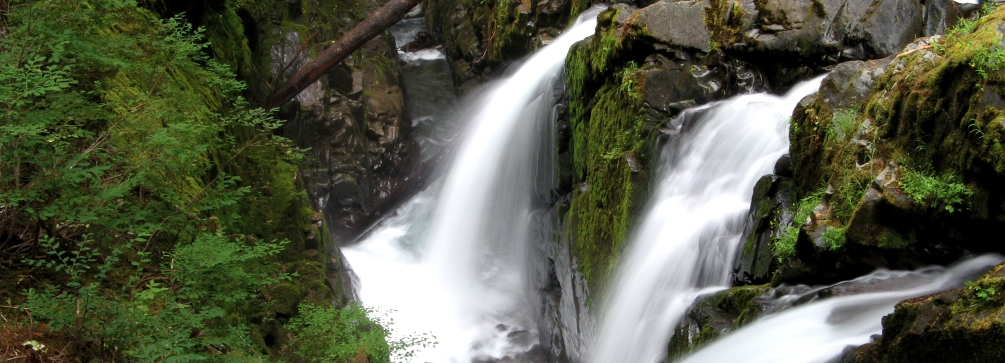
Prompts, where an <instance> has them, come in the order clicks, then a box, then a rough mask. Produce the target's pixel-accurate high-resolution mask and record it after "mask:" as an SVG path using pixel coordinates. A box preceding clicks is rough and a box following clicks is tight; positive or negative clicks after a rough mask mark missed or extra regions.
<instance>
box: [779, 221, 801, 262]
mask: <svg viewBox="0 0 1005 363" xmlns="http://www.w3.org/2000/svg"><path fill="white" fill-rule="evenodd" d="M798 240H799V227H798V226H789V227H787V228H785V231H784V232H783V233H782V235H781V237H779V238H778V240H776V241H775V244H774V245H773V247H774V250H775V256H778V261H779V262H781V261H782V260H783V259H785V258H786V257H792V256H795V255H796V241H798Z"/></svg>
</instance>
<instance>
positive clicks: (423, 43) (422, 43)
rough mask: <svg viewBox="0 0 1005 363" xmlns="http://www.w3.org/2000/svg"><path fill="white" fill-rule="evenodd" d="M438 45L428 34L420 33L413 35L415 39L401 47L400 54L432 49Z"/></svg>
mask: <svg viewBox="0 0 1005 363" xmlns="http://www.w3.org/2000/svg"><path fill="white" fill-rule="evenodd" d="M437 45H438V43H436V39H435V38H433V36H432V35H431V34H429V33H428V32H424V31H420V32H419V33H418V34H416V35H415V39H414V40H412V41H411V42H408V44H405V45H403V46H401V51H402V52H415V51H419V50H423V49H430V48H434V47H436V46H437Z"/></svg>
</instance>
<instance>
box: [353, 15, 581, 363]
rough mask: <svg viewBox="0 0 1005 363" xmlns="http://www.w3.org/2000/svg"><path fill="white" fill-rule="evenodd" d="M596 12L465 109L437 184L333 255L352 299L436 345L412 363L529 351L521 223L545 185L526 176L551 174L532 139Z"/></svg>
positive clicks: (525, 226) (531, 336)
mask: <svg viewBox="0 0 1005 363" xmlns="http://www.w3.org/2000/svg"><path fill="white" fill-rule="evenodd" d="M599 11H600V9H599V8H595V9H591V10H590V11H587V12H585V13H584V14H583V15H582V16H581V17H580V19H579V20H578V21H577V23H576V24H575V25H573V26H571V27H570V28H569V29H568V30H567V31H566V32H565V33H564V34H562V35H561V36H559V37H558V38H556V39H555V40H554V41H553V42H552V43H551V44H550V45H548V46H546V47H544V48H543V49H541V50H540V51H538V52H537V53H535V54H534V55H533V56H531V57H530V58H529V59H527V60H526V61H525V62H524V64H523V65H522V66H520V67H519V68H518V69H517V70H516V72H514V73H513V74H512V75H510V76H509V77H508V78H506V79H504V80H502V81H500V82H498V84H496V85H494V86H493V88H492V89H491V90H490V91H488V92H486V93H485V95H484V96H483V97H481V99H480V100H479V101H478V102H479V103H478V104H476V105H475V106H474V107H469V108H470V109H471V110H474V111H473V112H472V113H471V114H470V115H462V116H461V119H462V120H463V119H469V120H470V121H469V122H470V124H469V125H468V126H467V127H468V129H467V131H466V132H465V133H464V134H462V136H461V137H462V144H460V147H459V148H458V149H457V153H456V157H455V160H453V162H452V165H451V167H450V168H449V171H448V173H447V174H446V176H445V178H444V180H443V181H442V185H440V186H439V188H430V189H429V191H427V192H424V193H422V194H420V195H418V196H417V197H416V198H414V199H413V200H412V201H410V202H409V203H408V204H406V205H405V206H404V207H403V208H402V209H401V210H400V211H399V216H398V217H395V218H391V219H389V220H387V221H385V223H384V225H383V226H381V227H380V228H378V229H376V230H375V231H374V232H373V233H371V235H370V236H369V237H368V238H367V239H366V240H364V241H362V242H361V243H360V244H358V245H356V246H352V247H349V248H345V249H344V253H345V255H346V258H347V259H348V260H349V262H350V264H351V265H352V266H353V268H354V270H355V271H356V273H357V275H358V276H359V279H360V282H361V284H362V286H361V288H360V296H361V299H362V300H363V303H365V304H367V305H370V306H376V307H383V308H388V309H395V310H397V313H395V314H394V315H393V316H392V317H393V318H394V319H395V326H396V327H397V328H398V329H399V330H402V331H418V332H423V331H431V332H432V333H433V334H434V335H435V336H436V337H437V338H436V340H437V341H438V342H439V344H438V345H437V347H436V348H435V349H428V350H425V351H422V352H420V353H419V354H418V356H416V357H415V358H414V359H413V361H416V362H427V361H431V362H438V363H439V362H470V361H473V360H478V361H491V360H492V359H493V358H502V357H510V358H511V359H512V358H513V357H516V358H518V359H520V358H519V357H520V356H521V355H524V356H526V355H530V354H540V351H539V350H535V349H533V346H534V345H536V344H537V342H538V341H539V339H538V337H537V328H536V326H537V323H536V322H535V321H534V318H533V313H534V308H533V303H532V301H531V300H532V299H531V298H530V296H532V291H530V287H529V286H528V284H527V281H528V280H529V278H528V276H527V272H526V271H527V270H528V268H526V263H527V261H528V248H529V246H528V241H529V240H530V239H531V237H530V229H531V226H532V225H533V224H534V221H532V216H534V215H537V214H540V213H534V211H535V208H538V207H537V206H535V203H534V200H535V196H534V193H535V192H538V193H540V192H541V191H540V190H539V189H541V184H548V182H541V180H551V179H553V178H554V175H551V174H550V173H551V172H550V173H549V174H548V175H536V174H537V173H538V170H553V168H543V167H540V166H539V165H537V162H538V161H540V155H542V154H545V153H551V152H552V150H551V147H550V146H547V145H542V144H541V142H540V141H541V136H540V135H542V134H546V133H548V132H547V131H548V129H547V128H549V127H551V126H550V123H551V121H552V120H551V118H550V117H551V116H552V114H553V111H552V108H553V101H552V98H551V92H552V85H553V83H554V81H555V79H556V77H557V76H559V75H560V74H561V67H562V65H563V64H564V61H565V56H566V53H567V52H568V49H569V47H570V46H572V44H573V43H575V42H577V41H579V40H581V39H583V38H585V37H587V36H589V35H592V34H593V32H594V28H595V27H596V20H595V18H596V15H597V13H598V12H599ZM549 135H550V134H549ZM430 217H431V218H430ZM427 224H428V228H427ZM419 236H425V237H419ZM535 352H537V353H535ZM525 359H529V358H525Z"/></svg>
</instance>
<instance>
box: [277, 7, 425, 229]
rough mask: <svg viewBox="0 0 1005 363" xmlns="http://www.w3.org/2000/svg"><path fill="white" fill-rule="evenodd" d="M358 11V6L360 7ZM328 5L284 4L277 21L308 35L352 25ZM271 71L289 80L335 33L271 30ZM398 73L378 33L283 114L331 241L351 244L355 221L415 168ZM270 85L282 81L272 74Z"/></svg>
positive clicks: (390, 45) (388, 43)
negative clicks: (302, 27)
mask: <svg viewBox="0 0 1005 363" xmlns="http://www.w3.org/2000/svg"><path fill="white" fill-rule="evenodd" d="M360 6H362V5H360ZM333 7H334V5H331V4H327V5H326V4H322V3H314V2H309V3H308V2H305V3H300V2H297V3H291V4H290V5H289V6H287V9H285V10H286V11H285V13H280V14H283V15H282V16H283V18H282V19H284V20H283V21H287V22H300V23H303V25H305V26H306V28H308V29H322V28H323V27H324V24H331V23H334V24H340V26H339V29H340V30H348V29H349V28H351V26H352V25H353V24H354V20H353V19H350V18H346V17H345V16H344V15H340V14H341V13H340V12H336V11H335V10H325V9H326V8H333ZM273 32H274V33H275V34H274V38H273V39H274V43H273V44H272V45H271V47H270V55H271V57H272V64H271V70H272V72H274V73H275V74H278V73H280V72H283V71H284V70H285V72H286V73H284V74H283V76H288V75H289V74H290V73H291V72H292V71H294V70H296V69H297V68H298V67H299V66H301V65H302V64H305V63H307V60H309V58H310V57H311V55H312V54H315V53H316V52H318V51H320V50H322V49H323V48H324V46H325V45H327V44H328V43H329V42H330V41H331V40H333V39H337V37H338V36H339V35H340V33H341V31H338V32H335V31H327V32H323V33H322V32H318V33H316V35H315V36H314V37H311V35H312V34H311V33H310V32H304V31H297V30H283V29H281V28H276V29H274V30H273ZM399 77H400V70H399V65H398V61H397V53H396V49H395V47H394V40H393V39H392V38H391V36H390V34H389V33H386V32H385V33H384V34H383V35H380V36H378V37H377V38H375V39H373V40H371V41H370V42H368V43H366V44H365V45H364V46H363V47H362V48H361V49H360V50H358V51H356V52H355V53H353V55H352V56H351V57H350V58H348V59H346V61H345V62H343V64H342V65H340V66H337V67H335V69H333V70H332V71H331V72H328V74H327V75H326V77H324V78H322V79H321V80H319V81H318V82H317V83H315V84H313V85H311V86H310V87H308V88H307V89H306V90H304V91H303V92H302V93H300V94H299V95H298V96H297V97H296V98H295V99H294V100H293V101H291V102H290V103H288V104H287V105H285V106H284V107H283V108H282V112H283V114H284V115H285V116H286V117H287V118H288V119H289V121H288V122H287V123H286V125H284V127H283V130H284V131H283V133H284V135H285V136H287V137H289V138H290V139H292V140H293V141H294V142H296V143H297V145H298V146H300V147H303V148H306V149H308V151H307V157H308V159H307V167H305V168H304V170H303V172H302V174H303V176H304V181H305V184H306V185H307V189H308V192H309V194H310V196H311V200H312V201H313V202H314V203H315V208H317V209H318V210H321V211H323V213H324V215H325V217H326V218H327V221H326V222H327V225H328V228H329V230H330V231H331V232H332V233H333V234H334V235H335V238H336V240H337V242H338V243H340V244H345V243H350V242H352V239H353V238H355V234H356V233H358V231H356V230H355V229H356V225H357V221H359V220H361V219H366V218H368V217H369V214H371V213H373V209H374V207H375V206H376V205H378V204H379V203H380V202H381V200H382V199H385V198H388V197H389V196H391V194H392V191H393V190H394V189H395V188H396V187H397V186H398V184H400V183H402V182H403V180H402V179H403V177H404V176H406V175H408V174H410V173H411V172H412V171H413V169H414V168H415V167H416V165H417V163H418V161H419V160H418V158H419V150H418V145H417V144H416V143H415V141H414V140H413V139H412V138H411V127H412V122H411V120H410V119H409V118H408V113H407V112H406V110H405V106H404V97H403V94H402V90H401V87H400V86H399ZM275 79H277V80H279V79H282V77H280V76H275Z"/></svg>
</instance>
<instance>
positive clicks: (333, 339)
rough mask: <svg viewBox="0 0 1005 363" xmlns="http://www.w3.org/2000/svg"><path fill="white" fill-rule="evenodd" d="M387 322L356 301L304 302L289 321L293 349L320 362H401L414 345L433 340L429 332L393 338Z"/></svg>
mask: <svg viewBox="0 0 1005 363" xmlns="http://www.w3.org/2000/svg"><path fill="white" fill-rule="evenodd" d="M388 326H390V322H388V321H385V319H384V318H381V314H379V313H378V312H377V311H375V310H373V309H370V308H365V307H363V306H362V305H360V304H358V303H352V304H349V306H347V307H346V308H344V309H336V308H334V307H332V306H331V305H324V306H319V305H313V304H304V305H301V307H300V316H297V317H295V318H293V319H292V320H290V323H289V328H290V330H291V331H293V333H295V334H296V335H297V337H298V339H297V342H296V344H295V345H296V347H297V351H298V352H300V354H301V355H303V356H305V357H314V359H315V360H317V361H320V362H350V361H351V362H360V361H366V362H370V363H390V362H391V361H394V362H404V361H408V359H409V358H412V357H414V356H415V353H416V350H417V347H420V346H421V347H429V346H432V345H435V344H436V342H435V337H434V336H432V335H430V334H420V335H410V336H406V337H403V338H400V339H394V338H393V337H391V335H392V331H391V330H389V328H388ZM367 357H371V358H367ZM389 357H390V358H393V359H389ZM364 358H365V359H364Z"/></svg>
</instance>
